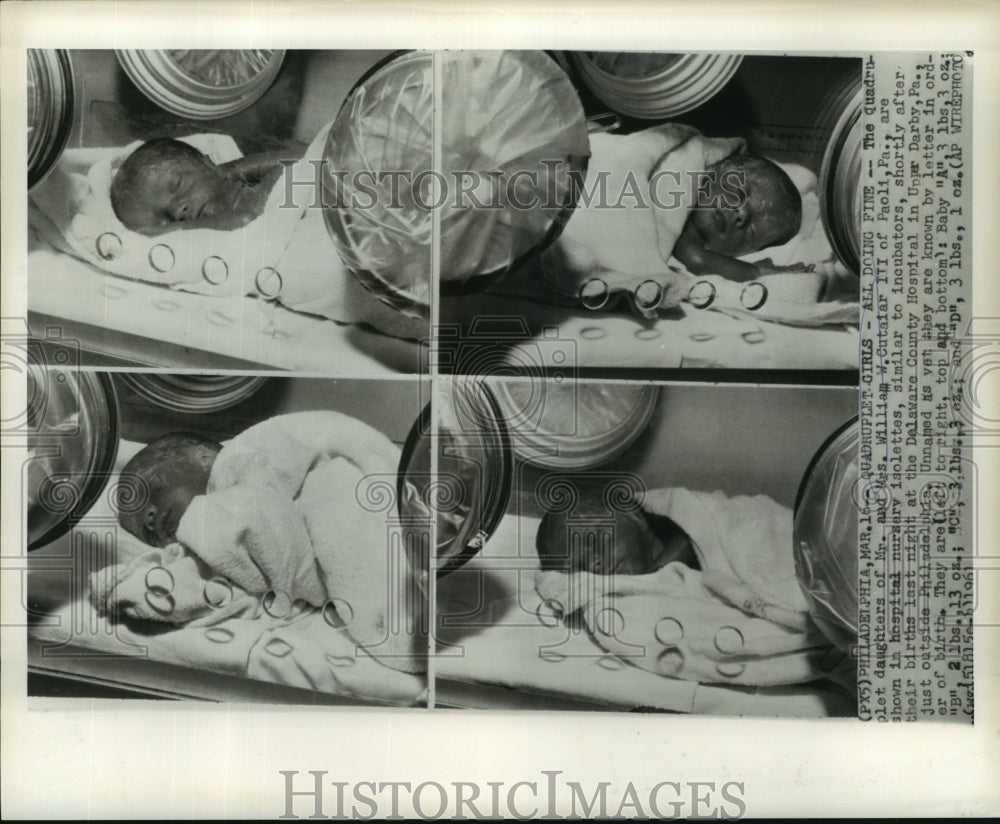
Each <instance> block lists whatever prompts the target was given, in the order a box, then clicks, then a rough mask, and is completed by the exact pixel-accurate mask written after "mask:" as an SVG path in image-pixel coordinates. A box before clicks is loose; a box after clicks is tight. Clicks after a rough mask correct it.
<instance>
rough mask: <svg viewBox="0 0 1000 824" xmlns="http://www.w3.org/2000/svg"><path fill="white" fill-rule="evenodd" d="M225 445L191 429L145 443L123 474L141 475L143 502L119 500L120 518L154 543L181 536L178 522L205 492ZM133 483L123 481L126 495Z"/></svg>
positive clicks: (162, 544) (134, 532) (163, 543)
mask: <svg viewBox="0 0 1000 824" xmlns="http://www.w3.org/2000/svg"><path fill="white" fill-rule="evenodd" d="M221 450H222V445H221V444H219V443H216V442H215V441H213V440H211V439H209V438H205V437H202V436H201V435H195V434H192V433H188V432H172V433H171V434H169V435H164V436H163V437H161V438H157V439H156V440H155V441H153V442H152V443H150V444H148V445H147V446H145V447H143V448H142V449H141V450H140V451H139V452H137V453H136V454H135V455H134V456H133V457H132V459H131V460H130V461H129V462H128V463H127V464H126V465H125V467H124V469H122V477H123V478H134V479H138V481H139V484H140V485H141V486H144V488H143V489H140V490H139V493H140V494H139V500H140V501H142V505H141V506H139V507H137V508H133V507H129V506H125V505H123V502H122V500H121V499H120V500H119V514H118V522H119V523H120V524H121V526H122V527H123V528H124V529H125V530H127V531H128V532H130V533H131V534H132V535H134V536H135V537H136V538H138V539H140V540H141V541H144V542H145V543H147V544H149V546H155V547H166V546H169V545H170V544H172V543H175V542H176V541H177V525H178V524H179V523H180V520H181V516H182V515H183V514H184V513H185V512H186V511H187V508H188V506H189V505H190V503H191V501H193V500H194V499H195V498H196V497H198V496H199V495H204V494H205V492H206V491H207V489H208V477H209V474H210V473H211V471H212V465H213V464H214V463H215V459H216V457H217V456H218V454H219V452H220V451H221ZM126 492H129V493H130V492H131V489H129V487H128V486H127V484H126V485H123V487H122V490H121V496H124V495H125V494H126Z"/></svg>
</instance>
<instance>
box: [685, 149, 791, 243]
mask: <svg viewBox="0 0 1000 824" xmlns="http://www.w3.org/2000/svg"><path fill="white" fill-rule="evenodd" d="M709 172H710V173H711V174H708V175H706V176H705V177H704V179H703V181H702V188H701V190H700V191H699V192H698V199H697V201H696V203H695V207H694V209H693V210H692V212H691V221H692V222H693V224H694V227H695V229H696V230H697V232H698V234H699V235H700V236H701V239H702V242H703V243H704V245H705V248H706V249H708V250H710V251H712V252H718V253H719V254H723V255H729V256H730V257H738V256H740V255H748V254H750V253H751V252H759V251H760V250H761V249H766V248H767V247H768V246H780V245H781V244H782V243H787V242H788V241H789V240H791V239H792V238H793V237H795V235H796V233H797V232H798V231H799V227H800V226H801V225H802V196H801V195H800V194H799V190H798V189H797V188H796V187H795V184H794V183H793V182H792V179H791V178H790V177H789V176H788V175H787V174H786V173H785V171H784V170H783V169H782V168H781V167H780V166H778V165H776V164H774V163H772V162H771V161H770V160H765V159H764V158H762V157H751V156H749V155H735V156H733V157H727V158H725V159H724V160H721V161H719V162H718V163H716V164H714V165H713V166H711V167H710V168H709Z"/></svg>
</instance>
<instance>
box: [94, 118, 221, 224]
mask: <svg viewBox="0 0 1000 824" xmlns="http://www.w3.org/2000/svg"><path fill="white" fill-rule="evenodd" d="M235 197H236V186H234V181H233V180H231V179H230V178H229V177H227V176H226V175H225V174H224V173H223V172H222V170H221V169H219V167H218V166H216V165H215V164H214V163H213V162H212V161H211V160H209V158H208V157H207V156H206V155H204V154H202V153H201V152H199V151H198V150H197V149H195V148H194V147H193V146H189V145H188V144H187V143H184V142H182V141H180V140H172V139H170V138H166V137H161V138H157V139H156V140H149V141H147V142H146V143H143V144H142V145H141V146H140V147H139V148H138V149H136V150H135V151H134V152H132V154H130V155H129V156H128V157H127V158H126V159H125V161H124V162H123V163H122V165H121V166H120V167H119V169H118V171H117V173H116V174H115V177H114V180H112V181H111V206H112V208H113V209H114V210H115V214H116V215H117V216H118V219H119V220H120V221H121V222H122V223H123V224H124V225H125V227H126V228H128V229H132V230H133V231H137V232H142V231H144V230H152V229H155V228H157V227H160V226H166V225H169V224H171V223H183V222H185V221H189V220H195V219H197V218H199V217H203V216H206V215H214V214H222V213H224V212H226V211H227V210H230V209H232V207H233V202H234V200H235ZM179 228H180V227H179Z"/></svg>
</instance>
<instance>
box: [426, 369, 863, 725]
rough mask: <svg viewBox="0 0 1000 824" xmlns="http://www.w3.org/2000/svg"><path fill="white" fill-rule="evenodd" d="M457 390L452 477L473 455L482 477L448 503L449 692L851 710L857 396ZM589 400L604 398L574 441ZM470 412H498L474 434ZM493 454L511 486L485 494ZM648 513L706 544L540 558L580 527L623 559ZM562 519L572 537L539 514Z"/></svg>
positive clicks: (525, 700) (681, 388) (442, 664)
mask: <svg viewBox="0 0 1000 824" xmlns="http://www.w3.org/2000/svg"><path fill="white" fill-rule="evenodd" d="M444 386H446V387H449V388H448V390H447V391H449V392H450V400H449V401H441V402H440V403H439V408H441V409H442V412H441V417H440V419H439V427H440V430H439V431H442V432H445V433H447V436H446V437H445V438H444V440H442V441H441V444H442V446H441V452H440V454H439V466H440V467H441V471H442V473H443V478H447V477H448V473H449V467H455V466H456V465H457V464H461V465H464V466H465V469H463V470H462V472H461V474H459V473H458V472H454V473H453V474H454V478H456V479H460V483H459V485H460V486H462V488H463V489H466V490H467V491H466V492H465V497H464V499H463V503H462V505H461V506H460V507H454V508H452V509H451V510H450V512H449V514H448V516H447V517H446V518H443V516H441V515H440V514H439V516H438V518H439V519H438V524H439V530H441V525H442V523H443V522H447V530H446V535H447V536H448V537H450V538H453V539H454V542H452V543H448V542H444V543H442V542H441V539H442V536H441V532H439V547H438V556H437V564H438V576H439V578H438V584H437V594H436V607H437V610H436V619H435V620H436V631H435V641H436V659H435V673H436V677H435V705H436V706H451V707H469V708H498V707H502V708H506V709H592V710H594V709H605V710H607V709H617V710H622V709H626V710H634V709H644V710H658V711H665V712H677V713H713V714H728V715H803V716H830V715H833V716H849V715H852V714H853V713H854V711H855V707H854V702H855V698H854V694H853V689H854V688H853V680H852V679H853V676H854V669H853V663H852V661H851V659H850V657H849V650H848V649H847V647H844V646H843V644H842V643H841V639H842V635H843V633H842V632H841V633H840V634H838V635H834V634H833V630H832V629H831V627H832V623H831V619H830V608H832V609H833V610H834V611H835V614H836V616H839V617H835V618H834V619H833V621H836V622H837V626H840V625H842V624H843V622H845V621H846V622H847V624H850V623H851V621H852V618H851V615H852V614H853V613H852V609H853V610H854V611H856V585H855V583H854V582H853V581H851V580H850V564H849V563H848V561H849V558H848V555H850V552H851V546H852V545H853V546H854V547H855V548H856V541H855V542H854V543H853V544H852V542H851V540H850V538H851V536H852V535H853V534H854V533H856V528H857V518H856V512H854V510H853V509H852V508H851V507H850V505H849V502H850V501H851V499H852V498H851V496H852V495H853V494H854V493H855V491H856V490H855V481H856V480H857V479H856V477H855V476H852V475H851V473H850V471H849V470H848V471H846V472H845V471H843V467H845V466H846V464H847V462H848V461H849V459H850V454H851V451H850V445H849V444H848V443H847V442H846V441H845V440H844V437H849V435H848V436H844V435H843V430H842V429H841V428H840V427H841V424H842V423H843V421H844V419H845V418H848V417H849V416H850V415H851V414H852V413H853V411H854V409H855V406H856V393H855V392H854V390H851V389H836V388H814V389H804V388H799V389H796V388H779V387H772V388H770V389H769V390H768V391H767V392H766V393H761V392H756V391H755V390H754V389H753V388H750V387H723V386H713V387H700V386H697V385H667V386H664V387H660V388H659V392H658V393H657V391H656V388H655V387H649V386H646V385H633V384H617V383H615V384H584V385H581V386H580V387H577V390H579V391H581V392H583V393H584V394H586V395H587V397H584V398H578V399H576V400H575V401H574V403H573V404H572V405H571V406H567V405H566V404H565V403H564V401H565V399H566V393H567V392H568V391H570V390H566V389H561V388H560V387H559V385H558V384H557V383H552V382H545V381H539V382H537V383H536V384H535V385H534V386H529V385H528V384H527V383H526V382H524V381H506V380H499V379H497V380H489V379H488V380H486V381H480V382H478V383H470V382H469V381H468V380H467V379H462V378H455V379H454V381H453V382H445V383H444ZM577 390H573V391H577ZM602 397H604V398H607V397H611V398H617V399H619V400H620V402H619V404H617V405H616V404H608V405H607V406H604V405H601V404H600V403H599V401H600V399H601V398H602ZM500 398H503V399H504V400H503V401H501V400H499V399H500ZM588 399H589V400H590V401H591V403H588ZM518 403H519V404H520V406H518V405H517V404H518ZM572 406H576V407H577V408H587V409H588V410H589V411H588V413H587V416H586V423H585V426H583V427H581V428H580V430H579V433H578V435H574V432H576V431H577V421H576V420H574V419H573V417H572V416H571V415H568V414H567V409H569V408H572ZM545 407H547V408H548V409H549V410H550V411H549V413H548V415H547V416H546V415H544V414H542V415H540V414H539V413H538V409H541V408H545ZM456 408H458V409H474V410H475V411H474V412H469V411H466V412H465V413H464V418H465V420H476V421H485V422H487V423H485V424H484V423H477V424H476V425H475V426H473V427H469V426H462V425H460V424H459V423H458V420H459V417H460V416H459V415H457V414H456V412H455V409H456ZM734 410H738V420H737V419H735V418H734V417H733V412H734ZM636 411H638V414H636ZM776 421H781V422H782V423H781V425H776V424H775V422H776ZM834 430H837V432H838V435H836V436H834V437H832V438H829V436H830V432H831V431H834ZM483 431H489V432H492V433H500V435H501V436H500V437H495V438H488V439H486V440H484V439H482V438H478V439H477V438H476V436H475V433H477V432H483ZM575 438H577V439H578V443H577V447H576V449H574V448H572V447H570V448H568V449H564V448H562V446H561V445H569V444H571V443H572V441H573V440H574V439H575ZM828 438H829V441H828ZM814 453H819V454H818V456H817V458H816V459H815V460H813V459H812V456H813V455H814ZM487 463H489V464H491V465H503V464H509V465H510V466H511V471H510V477H511V482H510V486H509V488H507V489H504V490H501V491H500V493H499V494H498V493H497V492H496V491H494V492H491V493H490V494H489V495H483V494H482V490H481V489H480V484H481V480H480V479H481V478H484V477H485V473H483V471H482V467H483V466H485V465H486V464H487ZM803 478H805V480H803ZM800 485H801V487H802V489H803V490H804V491H803V492H801V493H800V492H799V491H798V490H799V487H800ZM595 494H596V497H595ZM588 495H589V496H591V497H590V498H589V499H588V498H587V496H588ZM797 498H798V501H797ZM837 502H839V503H837ZM636 513H642V518H643V519H645V522H646V523H648V524H649V525H650V526H649V528H650V529H652V530H653V532H654V533H655V535H656V539H657V540H658V541H661V542H662V541H670V540H674V539H669V538H667V537H665V536H667V534H668V531H669V529H670V525H671V524H674V525H678V526H680V528H681V529H682V530H683V534H684V535H685V536H686V537H687V538H689V540H690V542H691V545H692V546H693V548H694V552H695V558H694V559H687V560H683V561H680V560H677V561H669V562H665V563H664V562H662V561H661V562H657V564H654V567H655V568H650V569H647V570H645V571H643V572H641V573H638V574H636V573H635V572H631V573H628V574H626V573H624V572H622V573H615V574H609V573H607V572H604V573H598V572H597V571H596V570H597V567H596V566H593V567H590V568H588V569H589V571H588V569H585V568H582V567H581V568H577V569H576V571H574V572H572V573H567V572H566V571H565V570H562V569H561V568H557V567H553V566H552V564H551V562H550V561H546V560H545V557H549V556H548V554H546V555H545V556H544V557H543V553H542V551H543V549H545V550H546V553H549V552H551V547H548V548H546V547H543V541H545V540H551V536H552V535H553V534H556V535H561V534H562V533H561V532H559V530H560V529H564V528H565V529H566V530H568V532H566V533H565V534H566V541H567V544H566V546H567V547H569V551H570V552H571V553H574V552H576V551H578V550H585V549H587V548H588V547H590V549H589V550H587V551H588V552H589V551H599V552H609V553H611V555H609V556H608V557H611V556H613V555H615V554H616V553H617V554H618V557H622V556H623V555H624V554H626V553H627V552H628V551H630V550H631V546H629V545H627V544H623V545H619V542H621V541H627V540H632V538H631V537H629V536H632V535H633V532H632V530H631V529H629V530H626V529H625V526H626V524H625V521H624V520H622V518H623V517H624V518H625V520H629V519H633V518H635V517H636ZM553 517H555V518H556V523H564V524H565V526H564V527H557V528H556V532H555V533H553V531H552V526H551V524H550V525H549V526H548V527H545V528H542V526H543V523H544V522H545V521H546V520H547V519H551V518H553ZM560 518H561V519H562V521H559V519H560ZM546 530H547V532H546ZM543 532H546V535H548V536H549V537H548V538H545V539H543V538H542V533H543ZM471 534H475V535H476V539H475V540H474V541H470V540H469V539H468V536H469V535H471ZM456 536H459V537H456ZM663 545H664V546H675V545H676V540H674V543H673V544H669V545H668V544H663ZM574 547H576V549H574ZM664 551H666V550H664ZM663 557H664V558H666V557H667V556H663ZM670 557H676V558H677V559H680V558H683V557H685V556H684V555H683V554H682V553H681V554H677V555H676V556H670ZM806 558H808V559H809V563H808V565H806V564H805V563H804V559H806ZM632 569H633V570H634V569H635V567H634V566H633V567H632ZM855 569H856V567H855ZM852 604H853V605H854V606H853V607H852ZM843 625H846V624H843ZM831 641H835V643H831Z"/></svg>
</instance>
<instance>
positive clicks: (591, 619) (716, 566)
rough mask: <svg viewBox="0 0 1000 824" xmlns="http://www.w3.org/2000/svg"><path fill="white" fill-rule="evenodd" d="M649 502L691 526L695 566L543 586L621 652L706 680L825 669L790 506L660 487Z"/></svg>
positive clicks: (760, 678)
mask: <svg viewBox="0 0 1000 824" xmlns="http://www.w3.org/2000/svg"><path fill="white" fill-rule="evenodd" d="M645 506H646V508H647V509H648V510H649V511H651V512H654V513H657V514H659V515H665V516H667V517H669V518H671V519H673V520H674V522H675V523H677V524H678V525H679V526H681V528H683V529H684V530H685V531H686V532H687V533H688V535H689V536H690V537H691V540H692V543H693V544H694V547H695V551H696V553H697V556H698V560H699V564H700V565H701V570H694V569H690V568H689V567H687V566H686V565H685V564H683V563H680V562H674V563H670V564H667V565H666V566H665V567H663V568H662V569H660V570H658V571H656V572H654V573H651V574H647V575H615V576H599V575H593V574H591V573H587V572H576V573H573V574H572V575H566V574H564V573H560V572H539V573H538V576H537V579H536V585H537V588H538V592H539V595H541V596H542V597H543V598H544V599H546V602H547V603H548V604H550V605H552V606H553V607H554V608H555V609H556V610H557V611H561V612H563V613H564V614H567V615H568V614H571V613H573V612H576V611H577V610H580V611H582V616H583V619H584V620H585V622H586V624H587V627H588V629H589V631H590V633H591V636H592V637H593V639H594V640H595V641H596V643H597V644H599V645H600V646H601V647H603V648H604V649H606V650H608V651H609V652H612V653H615V654H617V655H620V656H621V657H622V658H623V659H624V660H625V661H627V662H629V663H631V664H634V665H635V666H638V667H642V668H643V669H647V670H650V671H651V672H655V673H658V674H660V675H668V676H672V677H676V678H687V679H690V680H693V681H701V682H704V683H713V682H715V683H733V684H748V685H779V684H795V683H801V682H805V681H810V680H814V679H816V678H820V677H823V676H824V675H826V674H827V673H828V672H829V669H830V667H829V666H827V669H826V671H824V669H823V666H824V665H826V664H827V663H828V662H829V659H830V656H831V650H830V644H829V642H827V641H826V639H825V638H824V637H823V635H822V634H821V633H820V632H819V630H818V629H817V628H816V627H815V626H814V625H813V624H812V622H811V621H810V620H809V613H808V605H807V602H806V599H805V596H804V595H803V594H802V590H801V588H800V587H799V583H798V579H797V578H796V575H795V566H794V562H793V559H792V514H791V512H790V511H789V510H788V509H787V508H786V507H783V506H780V505H779V504H777V503H776V502H775V501H773V500H772V499H770V498H768V497H767V496H764V495H755V496H736V497H733V498H728V497H726V496H725V495H724V494H722V493H721V492H711V493H706V492H694V491H691V490H687V489H661V490H653V491H651V492H649V493H647V496H646V503H645Z"/></svg>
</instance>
